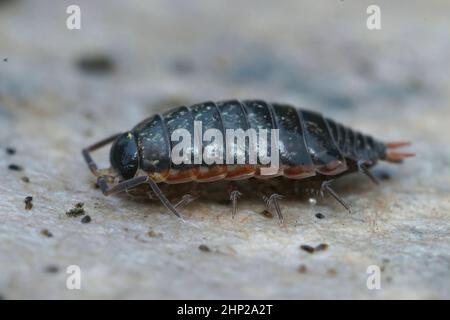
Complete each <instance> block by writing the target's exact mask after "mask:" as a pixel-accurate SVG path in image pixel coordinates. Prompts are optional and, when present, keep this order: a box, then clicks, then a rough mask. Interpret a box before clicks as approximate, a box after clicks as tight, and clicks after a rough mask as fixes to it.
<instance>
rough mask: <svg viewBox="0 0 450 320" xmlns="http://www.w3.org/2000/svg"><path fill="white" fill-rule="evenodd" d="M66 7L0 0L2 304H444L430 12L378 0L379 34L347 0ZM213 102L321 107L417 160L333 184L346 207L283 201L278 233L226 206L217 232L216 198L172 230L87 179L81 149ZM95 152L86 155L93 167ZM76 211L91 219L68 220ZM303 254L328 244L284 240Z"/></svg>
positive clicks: (449, 132) (438, 43) (449, 181)
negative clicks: (371, 269) (92, 67)
mask: <svg viewBox="0 0 450 320" xmlns="http://www.w3.org/2000/svg"><path fill="white" fill-rule="evenodd" d="M76 2H77V3H78V4H80V5H81V8H82V14H83V18H82V19H83V20H82V27H83V29H82V31H69V30H67V29H66V28H65V18H66V14H65V9H66V6H67V5H68V4H71V3H73V2H72V1H71V2H70V3H69V2H67V1H2V2H1V7H2V8H1V11H0V58H2V59H1V60H0V144H1V148H2V150H1V153H0V168H1V170H2V179H1V180H2V182H1V183H0V296H2V297H4V298H8V299H14V298H68V299H73V298H75V299H76V298H203V299H204V298H289V299H296V298H450V292H449V291H450V236H449V232H450V225H449V222H450V200H449V197H448V195H449V192H450V172H449V168H450V159H449V147H448V145H449V140H448V137H449V136H450V128H449V119H450V107H449V102H448V97H449V85H450V81H449V70H450V68H449V67H450V63H449V57H450V42H449V39H450V21H449V19H448V17H449V10H450V5H449V3H448V2H447V1H426V2H425V1H424V2H422V3H423V4H422V5H421V6H418V5H411V4H410V3H411V2H409V1H408V2H406V1H404V2H403V4H400V2H396V3H398V4H397V5H394V4H393V3H392V2H391V1H389V2H388V1H386V2H385V1H377V2H378V3H379V4H380V6H381V7H382V30H381V31H372V32H370V31H368V30H367V29H366V28H365V17H366V14H365V9H366V7H367V5H368V4H369V3H368V2H367V3H364V1H347V0H346V1H341V2H340V1H323V3H319V2H321V1H315V2H308V3H309V4H301V2H300V1H296V0H295V1H286V2H285V5H283V6H280V5H279V4H278V3H277V2H274V1H265V2H261V1H253V2H252V1H250V2H245V3H246V4H245V5H243V4H241V5H238V4H237V3H235V4H233V5H230V4H228V2H226V1H223V2H217V1H192V2H189V3H188V2H187V1H186V2H185V1H155V2H153V3H151V4H150V3H149V2H148V1H127V5H125V4H124V2H119V1H116V2H113V1H107V3H108V4H107V5H106V4H105V6H104V7H103V8H100V6H99V2H97V1H95V3H96V4H97V7H94V6H93V4H92V3H93V1H76ZM105 3H106V1H105ZM239 3H241V2H239ZM313 3H317V4H316V5H313ZM91 52H100V53H103V54H106V55H108V56H111V58H112V59H113V60H114V63H115V69H114V71H113V72H112V73H110V74H105V75H100V76H95V75H94V76H93V75H89V74H85V73H83V72H81V71H80V70H78V69H77V67H76V64H75V61H76V60H77V59H79V57H80V56H82V55H85V54H89V53H91ZM3 57H4V58H8V60H7V61H3ZM230 97H237V98H249V97H257V98H262V99H267V100H276V101H286V102H291V103H293V104H295V105H299V106H304V107H308V108H310V109H315V110H319V111H322V112H323V113H325V114H327V115H328V116H330V117H332V118H334V119H336V120H339V121H342V122H344V123H346V124H349V125H351V126H353V127H355V128H358V129H360V130H362V131H364V132H366V133H370V134H373V135H375V136H378V137H381V138H382V139H385V140H399V139H405V140H411V141H414V146H413V150H414V151H415V152H416V153H417V157H416V158H414V159H411V160H409V161H407V162H406V163H405V164H404V165H401V166H394V165H388V164H381V165H380V166H379V167H377V169H376V171H375V172H376V173H377V174H380V173H381V172H388V173H389V174H390V176H391V179H389V180H387V181H383V183H382V186H381V187H379V188H376V187H374V186H372V185H371V184H370V182H369V181H368V180H367V179H365V178H364V177H359V176H356V177H349V178H348V179H345V180H344V181H341V182H340V183H339V185H340V188H339V191H340V192H341V193H342V195H343V196H344V198H345V199H346V200H347V201H348V202H350V203H352V205H353V208H354V211H355V212H354V214H353V215H348V214H347V213H346V212H345V211H344V210H342V208H341V207H339V206H338V205H336V204H335V202H334V201H333V200H332V199H325V200H326V201H321V202H320V205H318V206H317V207H315V208H310V207H309V206H308V205H307V204H306V203H303V202H300V201H286V202H283V209H284V212H285V215H286V220H287V221H286V227H284V228H280V227H279V226H278V225H277V223H276V221H275V220H270V219H267V218H264V217H263V216H262V215H260V214H258V212H260V211H261V210H262V209H263V205H262V203H253V201H242V202H241V203H240V211H239V214H238V217H237V219H236V220H235V221H231V219H230V209H229V208H228V207H227V206H226V205H223V204H220V203H214V202H207V201H197V202H196V203H195V204H193V205H191V206H190V207H188V208H186V209H185V210H184V211H183V212H184V214H185V215H186V218H187V219H186V220H187V223H184V224H183V223H180V222H179V221H178V220H177V219H175V218H174V217H172V216H170V215H168V214H167V213H165V210H164V209H163V208H162V207H161V206H160V205H159V204H155V203H148V202H139V201H136V200H133V199H129V198H127V197H110V198H106V197H103V196H102V195H101V193H100V192H99V190H96V189H94V188H93V186H92V184H93V181H94V180H93V177H92V176H91V175H90V173H89V171H88V169H87V168H86V165H85V163H84V162H83V160H82V158H81V155H80V150H81V148H82V147H84V146H86V145H87V144H90V143H92V142H94V141H96V140H98V139H101V138H103V137H105V136H107V135H109V134H111V133H114V132H116V131H122V130H126V129H128V128H130V127H132V126H133V125H134V124H135V123H137V122H138V121H140V120H141V119H142V118H144V117H146V116H148V115H150V114H151V113H152V112H154V111H161V110H162V109H163V108H164V106H166V105H171V104H173V105H177V104H178V103H190V102H199V101H202V100H207V99H212V100H220V99H223V98H230ZM7 146H13V147H15V148H16V149H17V153H16V154H15V155H12V156H11V155H7V154H6V153H5V152H3V149H4V148H5V147H7ZM106 155H107V154H106V152H103V153H102V152H99V153H98V154H96V158H97V159H103V162H102V163H103V164H106V163H107V162H106V160H107V158H106ZM10 163H17V164H19V165H21V166H23V167H24V171H23V172H14V171H10V170H8V169H7V167H8V165H9V164H10ZM24 175H26V176H28V177H29V178H30V180H31V182H30V183H24V182H23V181H21V180H20V177H22V176H24ZM28 195H31V196H33V197H34V201H33V203H34V207H33V209H32V210H30V211H26V210H25V209H24V203H23V199H24V197H25V196H28ZM78 201H83V202H85V204H86V205H85V207H86V211H87V213H88V214H89V215H90V216H91V217H92V222H91V223H89V224H81V223H80V219H81V218H69V217H66V215H65V211H66V210H67V209H69V208H71V207H72V206H73V204H74V203H76V202H78ZM316 212H322V213H323V214H324V215H325V218H324V219H321V220H319V219H317V218H315V216H314V214H315V213H316ZM44 228H45V229H48V230H49V231H50V232H51V233H52V234H53V237H52V238H47V237H44V236H43V235H42V234H41V233H40V232H41V230H42V229H44ZM149 230H153V231H154V232H155V233H156V236H155V237H149V236H148V235H147V233H148V232H149ZM154 235H155V234H154ZM319 243H327V244H328V245H329V249H328V250H327V251H324V252H317V253H314V254H312V255H311V254H308V253H306V252H305V251H302V250H300V249H299V246H300V245H302V244H309V245H317V244H319ZM200 244H206V245H207V246H209V247H210V248H211V252H202V251H200V250H199V249H198V246H199V245H200ZM71 264H76V265H79V266H80V267H81V270H82V290H80V291H76V290H74V291H70V290H67V289H66V287H65V280H66V274H65V268H66V267H67V266H68V265H71ZM372 264H376V265H379V266H381V267H382V269H383V270H384V271H383V272H382V289H381V290H378V291H369V290H367V288H366V278H367V274H366V268H367V266H369V265H372ZM49 265H54V266H57V267H58V268H59V271H58V272H57V273H49V272H46V271H45V269H46V267H47V266H49ZM300 265H305V266H306V268H307V271H306V272H305V273H299V272H298V268H299V266H300Z"/></svg>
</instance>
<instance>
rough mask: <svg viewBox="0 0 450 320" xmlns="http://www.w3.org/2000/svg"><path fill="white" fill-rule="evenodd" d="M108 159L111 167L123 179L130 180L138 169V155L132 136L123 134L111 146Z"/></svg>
mask: <svg viewBox="0 0 450 320" xmlns="http://www.w3.org/2000/svg"><path fill="white" fill-rule="evenodd" d="M109 159H110V162H111V165H112V167H113V168H114V169H115V170H117V171H118V172H119V173H120V175H121V176H122V177H123V178H124V179H131V178H133V177H134V175H135V174H136V172H137V170H138V167H139V153H138V148H137V144H136V140H135V137H134V135H133V134H132V133H131V132H125V133H124V134H122V135H120V136H119V137H118V138H117V139H116V141H114V143H113V145H112V146H111V151H110V154H109Z"/></svg>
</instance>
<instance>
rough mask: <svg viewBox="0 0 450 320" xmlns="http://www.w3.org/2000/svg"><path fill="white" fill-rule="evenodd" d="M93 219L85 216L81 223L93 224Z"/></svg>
mask: <svg viewBox="0 0 450 320" xmlns="http://www.w3.org/2000/svg"><path fill="white" fill-rule="evenodd" d="M91 220H92V219H91V217H90V216H84V217H83V218H81V223H89V222H91Z"/></svg>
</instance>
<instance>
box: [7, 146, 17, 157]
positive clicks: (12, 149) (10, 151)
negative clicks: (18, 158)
mask: <svg viewBox="0 0 450 320" xmlns="http://www.w3.org/2000/svg"><path fill="white" fill-rule="evenodd" d="M5 151H6V153H7V154H9V155H10V156H12V155H14V154H16V149H14V148H13V147H7V148H6V149H5Z"/></svg>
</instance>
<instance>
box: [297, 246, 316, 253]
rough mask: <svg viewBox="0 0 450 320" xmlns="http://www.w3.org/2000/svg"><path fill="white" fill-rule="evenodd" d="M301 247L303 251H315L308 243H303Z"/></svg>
mask: <svg viewBox="0 0 450 320" xmlns="http://www.w3.org/2000/svg"><path fill="white" fill-rule="evenodd" d="M300 249H302V250H303V251H306V252H308V253H314V248H313V247H311V246H308V245H306V244H302V245H301V246H300Z"/></svg>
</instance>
